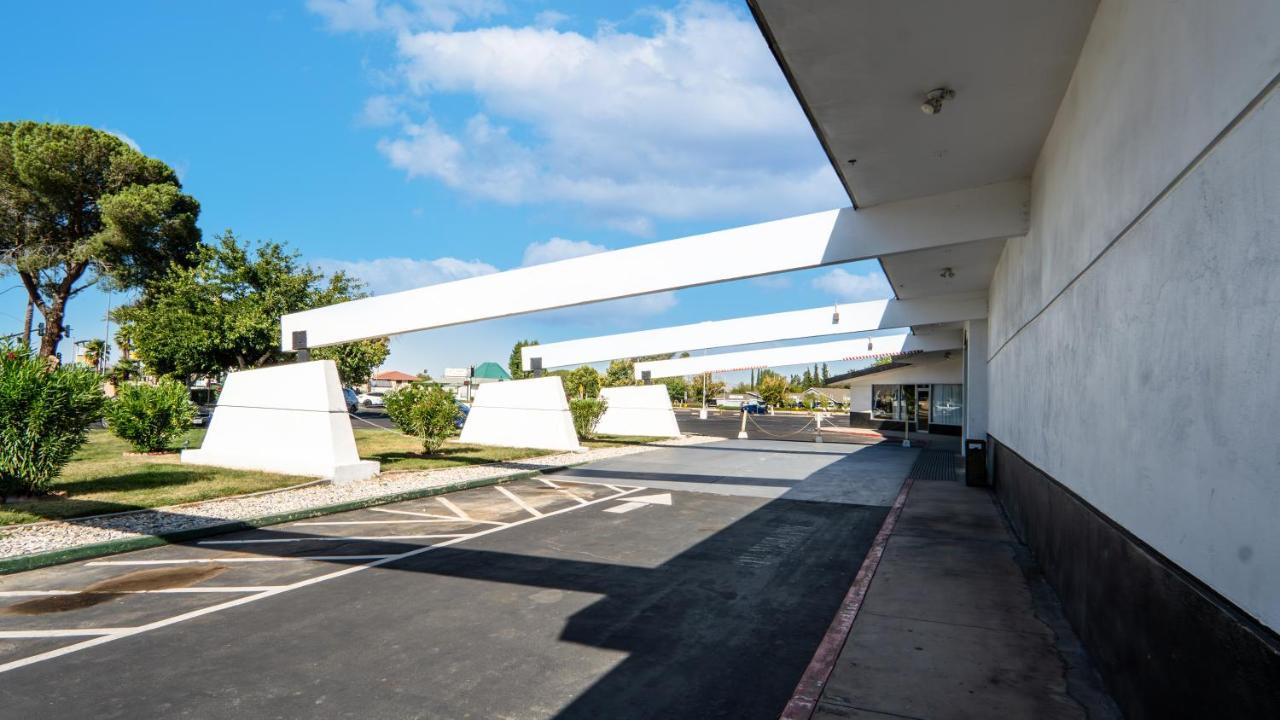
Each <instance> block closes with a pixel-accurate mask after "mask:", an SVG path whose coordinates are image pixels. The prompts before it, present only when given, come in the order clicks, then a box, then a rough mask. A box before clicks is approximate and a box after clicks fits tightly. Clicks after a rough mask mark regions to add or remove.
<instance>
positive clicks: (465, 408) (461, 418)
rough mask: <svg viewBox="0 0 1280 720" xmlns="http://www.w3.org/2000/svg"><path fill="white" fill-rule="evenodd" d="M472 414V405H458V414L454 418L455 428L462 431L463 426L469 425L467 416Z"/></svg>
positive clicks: (461, 403)
mask: <svg viewBox="0 0 1280 720" xmlns="http://www.w3.org/2000/svg"><path fill="white" fill-rule="evenodd" d="M470 414H471V406H470V405H468V404H466V403H463V402H460V403H458V414H457V415H456V416H455V417H454V418H453V426H454V427H455V428H457V429H459V430H461V429H462V426H463V425H466V424H467V416H468V415H470Z"/></svg>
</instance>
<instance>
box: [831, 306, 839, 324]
mask: <svg viewBox="0 0 1280 720" xmlns="http://www.w3.org/2000/svg"><path fill="white" fill-rule="evenodd" d="M831 324H832V325H839V324H840V306H839V305H832V306H831Z"/></svg>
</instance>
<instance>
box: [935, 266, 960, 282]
mask: <svg viewBox="0 0 1280 720" xmlns="http://www.w3.org/2000/svg"><path fill="white" fill-rule="evenodd" d="M955 276H956V272H955V270H952V269H951V268H949V267H944V268H942V272H940V273H938V277H940V278H942V279H943V280H950V279H951V278H953V277H955Z"/></svg>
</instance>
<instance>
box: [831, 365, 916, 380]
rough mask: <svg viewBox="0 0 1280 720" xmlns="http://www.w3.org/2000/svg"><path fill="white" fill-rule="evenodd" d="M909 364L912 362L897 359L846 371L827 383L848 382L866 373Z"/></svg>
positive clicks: (893, 368) (872, 373)
mask: <svg viewBox="0 0 1280 720" xmlns="http://www.w3.org/2000/svg"><path fill="white" fill-rule="evenodd" d="M909 365H911V363H905V362H896V361H895V362H890V363H885V364H883V365H872V366H871V367H865V368H862V369H861V370H854V371H852V372H847V373H844V374H843V375H835V376H833V377H830V378H827V385H828V386H830V385H834V384H835V383H838V382H847V381H849V380H853V379H855V378H860V377H862V376H864V375H874V374H876V373H880V372H884V371H886V370H897V369H898V368H904V367H907V366H909Z"/></svg>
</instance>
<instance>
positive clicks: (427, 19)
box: [307, 0, 505, 32]
mask: <svg viewBox="0 0 1280 720" xmlns="http://www.w3.org/2000/svg"><path fill="white" fill-rule="evenodd" d="M307 9H309V10H311V12H314V13H316V14H317V15H319V16H321V17H323V18H324V20H325V24H326V25H328V27H329V29H330V30H333V31H335V32H373V31H377V30H393V31H398V32H404V31H409V30H414V29H419V28H424V27H427V28H443V29H445V30H449V29H452V28H453V27H454V26H455V25H457V24H458V23H459V22H462V21H463V20H470V19H487V18H489V17H492V16H493V15H495V14H498V13H501V12H503V10H504V9H505V6H504V5H503V4H502V3H501V2H499V1H498V0H412V1H411V2H407V3H396V2H381V0H307Z"/></svg>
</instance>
